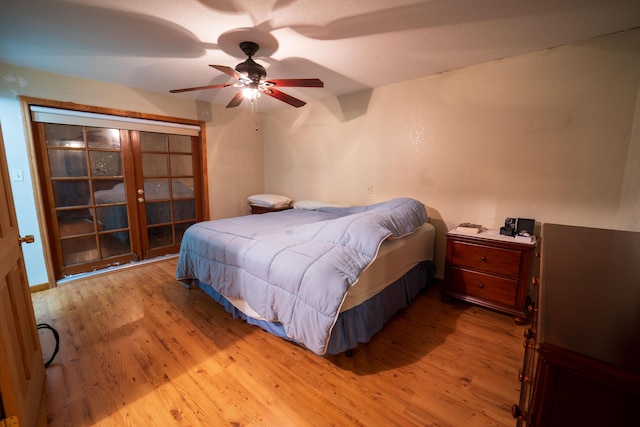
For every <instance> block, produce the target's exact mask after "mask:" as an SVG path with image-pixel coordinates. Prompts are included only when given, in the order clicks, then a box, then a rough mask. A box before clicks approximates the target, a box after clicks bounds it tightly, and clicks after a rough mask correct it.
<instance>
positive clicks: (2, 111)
mask: <svg viewBox="0 0 640 427" xmlns="http://www.w3.org/2000/svg"><path fill="white" fill-rule="evenodd" d="M0 75H1V76H2V80H0V123H1V125H2V133H3V136H4V141H5V150H6V152H7V162H8V166H9V171H11V170H13V169H22V170H23V172H24V177H25V180H24V181H12V182H11V186H12V190H13V195H14V199H15V204H16V211H17V213H18V226H19V229H20V234H21V235H26V234H33V235H35V236H36V242H35V243H34V244H31V245H23V251H24V255H25V262H26V266H27V275H28V279H29V284H30V285H31V286H35V285H40V284H44V283H47V282H48V276H47V272H46V264H45V261H44V252H43V247H42V241H41V239H40V236H41V228H40V225H39V224H38V216H37V214H36V202H35V199H34V190H33V188H34V187H33V182H32V180H31V176H32V175H33V174H32V173H31V171H30V162H29V156H28V150H27V141H26V137H25V122H24V120H23V118H22V115H21V110H20V102H19V99H18V96H19V95H24V96H31V97H37V98H45V99H51V100H57V101H69V102H75V103H78V104H86V105H94V106H99V107H105V108H114V109H121V110H129V111H136V112H141V113H147V114H157V115H164V116H172V117H180V118H186V119H196V120H203V121H205V122H206V127H207V133H206V141H207V147H206V150H207V167H208V174H209V212H210V217H211V218H221V217H224V216H236V215H241V214H245V213H247V204H246V197H247V196H249V195H251V194H253V193H258V192H261V191H262V190H263V169H262V164H263V160H262V136H261V132H256V131H255V126H254V118H253V117H252V116H251V114H250V112H247V111H243V110H240V109H234V110H226V109H224V108H222V107H218V106H213V105H210V104H208V103H204V102H196V101H194V100H192V99H188V98H183V97H179V96H176V95H170V94H163V93H157V92H150V91H143V90H139V89H134V88H129V87H125V86H118V85H113V84H108V83H102V82H96V81H91V80H86V79H80V78H75V77H71V76H63V75H59V74H53V73H45V72H41V71H36V70H32V69H26V68H21V67H15V66H12V65H8V64H2V63H0Z"/></svg>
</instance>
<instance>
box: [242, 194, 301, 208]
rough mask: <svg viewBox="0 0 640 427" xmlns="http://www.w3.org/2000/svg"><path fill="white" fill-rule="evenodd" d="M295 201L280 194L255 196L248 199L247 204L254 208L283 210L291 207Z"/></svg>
mask: <svg viewBox="0 0 640 427" xmlns="http://www.w3.org/2000/svg"><path fill="white" fill-rule="evenodd" d="M292 201H293V200H291V199H290V198H289V197H287V196H280V195H278V194H254V195H253V196H249V197H248V198H247V202H249V204H250V205H253V206H264V207H266V208H281V207H285V206H289V205H290V204H291V202H292Z"/></svg>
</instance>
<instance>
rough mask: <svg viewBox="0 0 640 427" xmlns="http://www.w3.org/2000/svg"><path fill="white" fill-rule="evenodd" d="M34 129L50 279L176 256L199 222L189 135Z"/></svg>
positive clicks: (197, 173) (193, 141) (52, 126)
mask: <svg viewBox="0 0 640 427" xmlns="http://www.w3.org/2000/svg"><path fill="white" fill-rule="evenodd" d="M35 128H36V135H35V137H36V139H37V140H38V141H37V143H36V145H37V146H38V148H39V150H37V151H38V155H37V157H38V166H39V170H40V171H41V174H40V176H41V178H42V180H43V182H42V183H41V188H43V197H44V205H45V207H46V211H47V213H48V215H47V218H46V220H47V226H48V227H47V229H48V232H49V241H50V242H51V246H52V247H51V253H52V256H53V264H54V269H55V276H56V278H58V279H59V278H63V277H65V276H68V275H72V274H77V273H82V272H87V271H93V270H97V269H101V268H105V267H108V266H112V265H118V264H123V263H128V262H132V261H138V260H141V259H148V258H152V257H155V256H159V255H165V254H171V253H177V252H178V251H179V247H180V242H181V240H182V235H183V233H184V231H185V229H186V228H187V227H188V226H190V225H191V224H193V223H195V222H196V221H200V220H202V216H203V212H202V182H201V178H200V177H201V176H202V174H201V169H200V168H201V166H200V165H201V163H200V156H199V153H200V149H199V138H198V137H197V136H189V135H178V134H172V133H161V132H155V131H154V132H147V131H138V130H127V129H116V128H105V127H91V126H81V125H75V124H73V125H70V124H58V123H36V126H35Z"/></svg>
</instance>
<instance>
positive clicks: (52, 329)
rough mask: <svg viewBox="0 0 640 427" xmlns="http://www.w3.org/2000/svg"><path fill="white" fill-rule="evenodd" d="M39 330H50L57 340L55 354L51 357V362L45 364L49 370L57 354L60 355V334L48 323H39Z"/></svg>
mask: <svg viewBox="0 0 640 427" xmlns="http://www.w3.org/2000/svg"><path fill="white" fill-rule="evenodd" d="M38 329H49V330H50V331H51V332H52V333H53V337H54V338H55V339H56V347H55V348H54V349H53V354H52V355H51V357H50V358H49V360H47V361H46V362H44V367H45V368H48V367H49V365H51V362H53V359H55V357H56V354H58V350H60V334H58V331H56V330H55V328H54V327H53V326H51V325H49V324H47V323H39V324H38Z"/></svg>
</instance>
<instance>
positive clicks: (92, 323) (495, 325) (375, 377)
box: [33, 259, 524, 427]
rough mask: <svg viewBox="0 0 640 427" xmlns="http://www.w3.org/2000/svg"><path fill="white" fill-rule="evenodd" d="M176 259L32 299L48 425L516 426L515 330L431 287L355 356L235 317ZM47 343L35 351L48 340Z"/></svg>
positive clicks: (505, 320) (507, 321)
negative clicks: (56, 346) (55, 338)
mask: <svg viewBox="0 0 640 427" xmlns="http://www.w3.org/2000/svg"><path fill="white" fill-rule="evenodd" d="M175 264H176V260H175V259H168V260H166V259H165V260H162V261H160V262H155V263H148V264H145V265H141V266H135V267H130V268H125V269H123V270H120V271H118V272H115V273H107V274H103V275H97V276H94V277H90V278H85V279H81V280H77V281H73V282H69V283H66V284H64V285H61V286H59V287H58V288H56V289H51V290H47V291H43V292H38V293H36V294H34V295H33V301H34V307H35V313H36V320H37V321H38V323H42V322H46V323H50V324H51V325H53V326H54V327H55V328H56V329H57V330H58V331H59V333H60V336H61V347H60V351H59V353H58V355H57V357H56V359H55V361H54V363H53V364H52V365H51V366H50V367H49V368H48V369H47V390H46V396H47V397H46V399H47V402H46V409H47V418H48V422H49V425H52V426H90V425H100V426H170V425H176V426H187V425H189V426H233V427H237V426H330V425H332V426H412V425H419V426H464V427H468V426H514V425H515V420H513V419H512V418H511V415H510V408H511V405H512V404H514V403H516V402H517V401H518V397H519V389H520V383H519V382H518V380H517V375H518V372H519V370H520V369H521V361H522V358H523V347H522V341H523V338H522V334H523V331H524V326H517V325H515V324H514V323H513V321H512V320H511V318H510V317H509V316H505V315H503V314H498V313H494V312H491V311H488V310H485V309H482V308H477V307H473V306H470V305H467V304H464V303H461V302H453V303H447V304H445V303H443V302H441V301H440V297H439V287H438V286H431V287H430V288H429V289H428V290H427V291H426V292H424V293H422V294H420V295H419V296H418V297H417V299H416V300H415V301H414V303H413V304H412V305H411V306H410V307H408V308H406V309H404V310H403V311H401V312H399V313H398V314H397V315H396V316H395V317H394V318H392V319H391V321H390V322H389V323H388V324H387V325H386V326H385V327H384V329H383V330H382V331H381V332H380V333H378V334H377V335H376V336H374V338H373V339H372V341H371V342H370V343H368V344H364V345H361V346H360V347H359V348H358V349H357V350H355V353H354V356H353V357H351V358H348V357H346V356H345V355H336V356H330V357H326V358H322V357H318V356H316V355H314V354H313V353H311V352H309V351H308V350H305V349H303V348H300V347H298V346H296V345H294V344H292V343H289V342H287V341H285V340H282V339H280V338H277V337H275V336H272V335H270V334H268V333H266V332H264V331H262V330H261V329H258V328H257V327H253V326H250V325H248V324H246V323H245V322H243V321H241V320H237V319H233V318H232V317H231V316H230V315H229V314H228V313H226V312H225V311H224V309H222V307H220V306H219V305H217V304H216V303H215V302H214V301H213V300H211V299H210V298H209V297H207V296H206V295H205V294H204V292H202V291H201V290H199V289H186V288H185V287H183V286H181V285H180V284H179V283H178V282H176V280H175V279H174V273H175ZM41 334H42V336H43V339H42V341H43V347H44V348H45V352H46V351H47V347H49V348H51V341H50V340H48V339H47V338H48V337H46V335H45V334H46V332H45V331H44V330H43V332H41Z"/></svg>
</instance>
